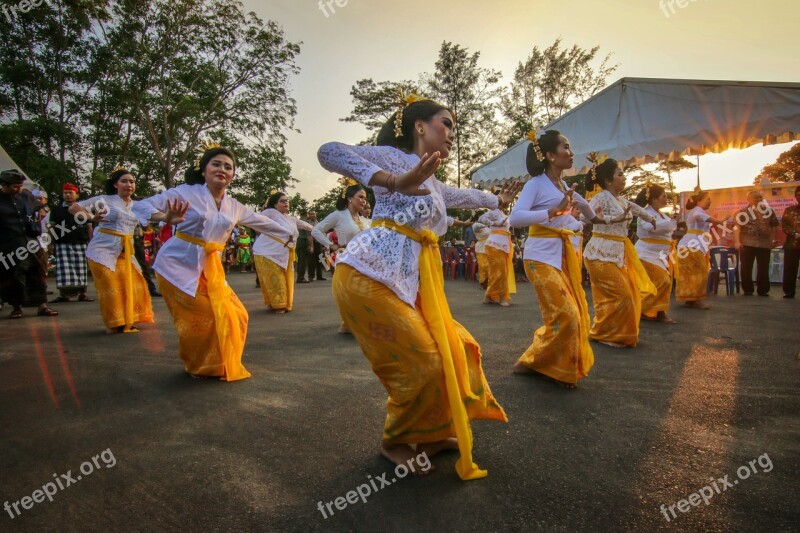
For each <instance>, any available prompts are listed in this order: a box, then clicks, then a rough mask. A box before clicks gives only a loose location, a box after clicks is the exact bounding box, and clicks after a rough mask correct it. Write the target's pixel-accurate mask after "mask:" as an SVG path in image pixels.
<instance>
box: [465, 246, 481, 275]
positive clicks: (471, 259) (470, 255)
mask: <svg viewBox="0 0 800 533" xmlns="http://www.w3.org/2000/svg"><path fill="white" fill-rule="evenodd" d="M466 253H467V262H466V264H465V265H464V272H465V275H464V280H465V281H475V279H476V278H477V276H478V257H477V256H476V255H475V249H474V248H473V247H472V246H470V247H469V248H467V249H466Z"/></svg>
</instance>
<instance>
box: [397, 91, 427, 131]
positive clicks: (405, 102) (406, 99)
mask: <svg viewBox="0 0 800 533" xmlns="http://www.w3.org/2000/svg"><path fill="white" fill-rule="evenodd" d="M426 100H430V98H425V97H424V96H420V95H419V94H417V93H415V92H412V93H409V94H408V95H406V93H405V92H403V89H400V104H399V109H398V110H397V115H396V116H395V117H394V136H395V138H400V137H402V136H403V110H404V109H405V108H406V107H407V106H410V105H411V104H413V103H414V102H424V101H426Z"/></svg>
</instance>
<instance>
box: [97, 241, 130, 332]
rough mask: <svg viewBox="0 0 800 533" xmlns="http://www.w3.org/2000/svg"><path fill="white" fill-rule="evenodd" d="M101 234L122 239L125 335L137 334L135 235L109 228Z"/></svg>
mask: <svg viewBox="0 0 800 533" xmlns="http://www.w3.org/2000/svg"><path fill="white" fill-rule="evenodd" d="M98 231H99V232H100V233H106V234H108V235H115V236H117V237H119V238H120V239H122V250H123V252H124V253H125V265H126V266H125V272H123V274H122V275H123V276H124V277H125V328H124V329H123V330H122V331H123V333H136V331H137V330H136V329H135V328H134V327H133V235H132V234H130V233H120V232H118V231H114V230H112V229H108V228H100V229H99V230H98Z"/></svg>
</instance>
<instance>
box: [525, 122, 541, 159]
mask: <svg viewBox="0 0 800 533" xmlns="http://www.w3.org/2000/svg"><path fill="white" fill-rule="evenodd" d="M528 140H529V141H531V143H533V151H534V153H535V154H536V160H537V161H539V162H541V161H544V156H543V155H542V150H541V148H539V136H538V133H537V132H536V130H531V131H529V132H528Z"/></svg>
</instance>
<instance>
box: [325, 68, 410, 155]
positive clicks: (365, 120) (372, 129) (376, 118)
mask: <svg viewBox="0 0 800 533" xmlns="http://www.w3.org/2000/svg"><path fill="white" fill-rule="evenodd" d="M401 92H402V94H410V93H419V86H418V84H416V83H414V82H411V81H379V82H377V83H376V82H374V81H372V79H371V78H370V79H363V80H358V81H356V84H355V85H353V87H352V88H351V89H350V96H352V98H353V110H352V111H351V112H350V114H349V115H348V116H346V117H345V118H342V119H339V120H341V121H342V122H356V123H358V124H362V125H363V126H364V127H366V128H367V132H368V133H369V137H368V138H367V139H366V140H364V141H363V142H362V143H361V144H362V145H363V144H375V139H376V138H377V136H378V132H379V131H380V129H381V126H383V124H384V123H385V122H386V120H387V119H388V118H389V116H390V115H391V114H392V113H394V112H395V111H397V108H398V106H399V104H400V94H401Z"/></svg>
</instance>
